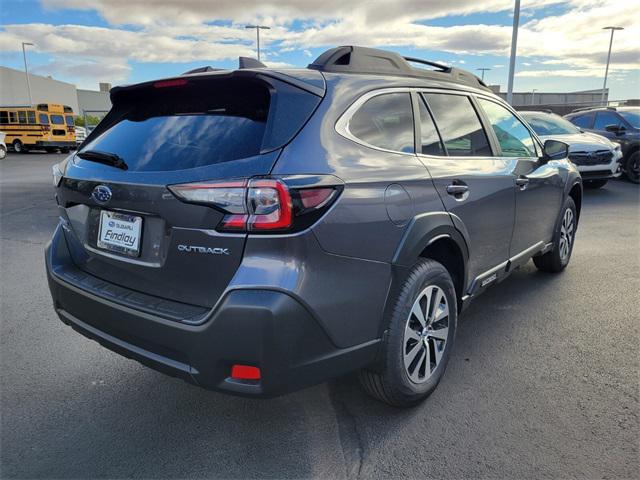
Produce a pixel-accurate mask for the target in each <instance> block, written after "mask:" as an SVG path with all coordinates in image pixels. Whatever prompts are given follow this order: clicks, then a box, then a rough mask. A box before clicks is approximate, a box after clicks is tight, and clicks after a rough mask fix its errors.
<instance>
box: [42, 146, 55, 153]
mask: <svg viewBox="0 0 640 480" xmlns="http://www.w3.org/2000/svg"><path fill="white" fill-rule="evenodd" d="M44 150H45V151H46V152H47V153H56V150H57V148H54V147H46V148H45V149H44Z"/></svg>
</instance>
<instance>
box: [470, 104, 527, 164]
mask: <svg viewBox="0 0 640 480" xmlns="http://www.w3.org/2000/svg"><path fill="white" fill-rule="evenodd" d="M478 103H479V104H480V107H481V108H482V110H484V113H485V114H486V115H487V117H488V118H489V122H491V127H492V128H493V132H494V133H495V134H496V137H497V138H498V143H499V144H500V150H501V151H502V154H501V155H502V156H503V157H535V156H537V155H536V149H535V147H534V143H533V137H532V136H531V133H530V132H529V130H528V129H527V127H525V126H524V124H523V123H522V122H521V121H520V120H518V118H517V117H516V116H515V115H514V114H513V113H511V112H510V111H509V110H507V109H506V108H504V107H503V106H502V105H498V104H497V103H495V102H492V101H491V100H486V99H484V98H478Z"/></svg>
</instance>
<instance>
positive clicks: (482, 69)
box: [476, 68, 491, 82]
mask: <svg viewBox="0 0 640 480" xmlns="http://www.w3.org/2000/svg"><path fill="white" fill-rule="evenodd" d="M476 70H480V71H481V72H482V78H481V79H480V80H482V81H483V82H484V72H488V71H489V70H491V69H490V68H476Z"/></svg>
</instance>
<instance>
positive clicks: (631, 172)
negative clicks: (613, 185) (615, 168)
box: [624, 150, 640, 183]
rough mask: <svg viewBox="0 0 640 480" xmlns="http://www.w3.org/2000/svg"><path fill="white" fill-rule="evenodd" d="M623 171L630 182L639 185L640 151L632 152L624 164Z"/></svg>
mask: <svg viewBox="0 0 640 480" xmlns="http://www.w3.org/2000/svg"><path fill="white" fill-rule="evenodd" d="M624 170H625V173H626V175H627V178H628V179H629V181H630V182H633V183H640V150H639V151H635V152H633V155H631V156H630V157H629V159H628V160H627V161H626V162H625V168H624Z"/></svg>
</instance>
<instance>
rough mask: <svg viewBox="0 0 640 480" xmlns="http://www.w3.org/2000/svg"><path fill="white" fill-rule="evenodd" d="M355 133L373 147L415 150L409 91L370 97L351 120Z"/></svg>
mask: <svg viewBox="0 0 640 480" xmlns="http://www.w3.org/2000/svg"><path fill="white" fill-rule="evenodd" d="M349 131H350V132H351V134H352V135H353V136H355V137H356V138H358V139H360V140H362V141H363V142H365V143H367V144H369V145H372V146H374V147H378V148H383V149H385V150H392V151H396V152H405V153H413V152H414V151H415V145H414V135H413V113H412V110H411V96H410V94H409V93H388V94H383V95H377V96H375V97H373V98H370V99H369V100H367V101H366V102H365V103H364V105H362V106H361V107H360V108H359V109H358V111H357V112H356V113H355V114H354V115H353V117H351V119H350V120H349Z"/></svg>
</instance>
